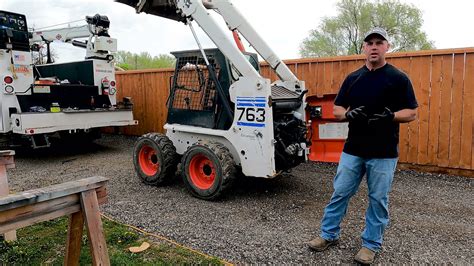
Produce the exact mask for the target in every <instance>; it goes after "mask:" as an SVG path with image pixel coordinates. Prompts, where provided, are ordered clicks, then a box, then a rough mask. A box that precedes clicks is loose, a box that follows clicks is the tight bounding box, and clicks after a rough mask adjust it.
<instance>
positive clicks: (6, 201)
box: [0, 176, 109, 212]
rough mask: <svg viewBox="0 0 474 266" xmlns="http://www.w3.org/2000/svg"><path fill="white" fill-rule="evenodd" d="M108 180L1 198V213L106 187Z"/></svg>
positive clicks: (83, 181) (93, 179)
mask: <svg viewBox="0 0 474 266" xmlns="http://www.w3.org/2000/svg"><path fill="white" fill-rule="evenodd" d="M108 180H109V179H108V178H105V177H102V176H94V177H89V178H84V179H81V180H76V181H70V182H66V183H62V184H57V185H53V186H49V187H45V188H39V189H33V190H28V191H25V192H20V193H17V194H14V195H9V196H7V197H2V198H0V212H2V211H6V210H10V209H14V208H18V207H21V206H25V205H31V204H33V203H39V202H43V201H47V200H51V199H55V198H60V197H64V196H67V195H71V194H75V193H80V192H82V191H86V190H90V189H96V188H98V187H101V186H104V185H105V183H106V182H107V181H108Z"/></svg>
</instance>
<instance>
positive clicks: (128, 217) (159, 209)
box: [8, 135, 474, 265]
mask: <svg viewBox="0 0 474 266" xmlns="http://www.w3.org/2000/svg"><path fill="white" fill-rule="evenodd" d="M134 141H135V138H133V137H125V136H112V135H106V136H104V137H103V138H102V139H100V140H98V141H96V144H93V145H83V146H76V147H70V146H65V145H63V146H58V147H53V148H51V149H48V150H43V151H28V150H24V151H17V155H16V156H15V161H16V168H15V169H11V170H9V171H8V176H9V179H10V187H11V189H12V190H14V191H22V190H27V189H32V188H38V187H41V186H46V185H51V184H56V183H61V182H65V181H70V180H75V179H80V178H84V177H88V176H93V175H101V176H106V177H109V178H110V182H109V184H108V192H109V202H108V203H107V204H106V205H104V206H103V207H102V211H103V212H104V213H105V214H107V215H109V216H111V217H113V218H115V219H117V220H118V221H121V222H125V223H128V224H132V225H135V226H137V227H140V228H143V229H145V230H147V231H149V232H153V233H156V234H159V235H162V236H165V237H167V238H170V239H173V240H175V241H177V242H179V243H181V244H183V245H186V246H189V247H192V248H194V249H197V250H200V251H202V252H204V253H207V254H210V255H214V256H218V257H220V258H223V259H225V260H227V261H230V262H233V263H237V264H254V263H258V264H261V263H274V264H281V263H287V264H290V263H291V264H293V263H298V264H327V263H330V264H339V263H353V256H354V254H355V253H356V252H357V250H358V249H359V248H360V244H361V240H360V234H361V232H362V230H363V226H364V213H365V209H366V206H367V196H366V193H367V188H366V185H365V184H364V183H363V184H362V186H361V188H360V190H359V192H358V193H357V195H356V196H354V198H353V199H352V200H351V203H350V206H349V209H348V212H347V216H346V218H345V219H344V221H343V224H342V230H343V231H342V235H341V240H340V243H339V245H338V246H335V247H332V248H330V249H329V250H327V251H325V252H322V253H315V252H312V251H310V250H309V249H308V248H307V247H306V244H305V243H306V242H307V241H309V240H310V239H311V238H313V237H315V236H316V235H317V234H318V228H319V224H320V219H321V217H322V213H323V209H324V207H325V205H326V204H327V202H328V200H329V198H330V196H331V193H332V178H333V174H334V172H335V169H336V165H335V164H325V163H313V162H309V163H306V164H304V165H301V166H299V167H297V168H296V169H294V170H293V171H292V173H291V174H285V175H283V176H281V177H279V178H276V179H272V180H263V179H255V178H241V179H238V180H237V182H236V184H235V185H234V186H233V187H232V188H231V189H230V190H229V191H228V192H227V194H226V195H225V197H224V198H223V199H221V200H219V201H217V202H207V201H202V200H199V199H196V198H193V197H192V196H191V195H189V194H188V193H187V192H186V190H185V188H184V185H183V183H182V181H181V178H180V177H177V178H176V179H175V181H174V182H172V183H171V184H169V185H168V186H165V187H151V186H146V185H144V184H142V183H141V182H140V181H139V180H138V178H137V177H136V175H135V172H134V169H133V163H132V147H133V143H134ZM473 184H474V179H470V178H466V177H460V176H448V175H439V174H429V173H419V172H414V171H397V172H396V175H395V179H394V183H393V189H392V192H391V195H390V214H391V222H390V226H389V227H388V229H387V230H386V233H385V242H384V246H383V250H382V252H381V253H380V254H378V256H377V258H376V261H375V262H376V263H380V264H385V263H397V264H398V263H410V264H411V263H429V264H439V263H449V264H467V265H472V264H474V253H473V252H472V250H473V248H474V233H473V231H474V191H473V190H474V189H473Z"/></svg>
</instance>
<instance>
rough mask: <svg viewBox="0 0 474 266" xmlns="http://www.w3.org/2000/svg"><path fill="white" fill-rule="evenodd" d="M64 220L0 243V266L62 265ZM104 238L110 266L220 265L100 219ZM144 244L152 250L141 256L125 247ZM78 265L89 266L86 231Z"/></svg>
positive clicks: (27, 230) (34, 228) (42, 224)
mask: <svg viewBox="0 0 474 266" xmlns="http://www.w3.org/2000/svg"><path fill="white" fill-rule="evenodd" d="M67 225H68V220H67V218H65V217H63V218H59V219H55V220H52V221H48V222H43V223H39V224H36V225H32V226H29V227H26V228H22V229H20V230H18V231H17V236H18V240H17V241H14V242H5V241H3V240H2V241H0V265H4V264H6V265H9V264H16V265H24V264H28V265H31V264H34V265H38V264H52V265H62V264H63V261H64V255H65V244H66V235H67ZM103 226H104V232H105V239H106V242H107V248H108V251H109V257H110V263H111V264H112V265H164V264H166V265H169V264H203V265H222V262H221V261H220V260H219V259H218V258H214V257H213V258H208V257H205V256H202V255H200V254H197V253H194V252H192V251H190V250H187V249H184V248H181V247H176V246H174V245H170V244H157V243H152V242H151V241H150V240H149V239H147V238H145V237H143V236H142V235H140V234H138V233H137V232H135V231H133V230H132V229H130V228H128V227H126V226H123V225H120V224H118V223H115V222H112V221H108V220H105V219H103ZM144 241H147V242H148V243H150V244H151V247H150V248H149V249H147V250H146V251H143V252H141V253H137V254H134V253H131V252H130V251H129V250H128V248H129V247H131V246H140V245H141V243H143V242H144ZM79 263H80V264H81V265H84V264H89V265H90V264H92V258H91V255H90V251H89V243H88V239H87V232H86V231H85V230H84V235H83V236H82V248H81V256H80V259H79Z"/></svg>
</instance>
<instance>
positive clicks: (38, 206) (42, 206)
mask: <svg viewBox="0 0 474 266" xmlns="http://www.w3.org/2000/svg"><path fill="white" fill-rule="evenodd" d="M97 196H98V202H99V203H101V202H104V201H105V198H106V195H105V194H104V192H103V191H101V193H100V195H97ZM70 207H74V208H75V209H76V208H77V210H79V207H80V201H79V195H78V194H73V195H68V196H65V197H61V198H57V199H53V200H49V201H44V202H40V203H35V204H32V205H26V206H22V207H19V208H15V209H10V210H7V211H3V212H0V230H1V231H5V229H4V228H5V227H8V228H10V227H11V224H20V225H24V224H23V223H21V222H22V221H25V220H30V221H36V220H35V217H43V216H45V215H48V214H49V213H53V212H56V211H60V210H62V209H66V208H70ZM48 217H49V216H48ZM54 218H57V217H54ZM54 218H51V219H54ZM27 225H30V224H26V225H24V226H27ZM18 228H20V227H18ZM18 228H15V229H18Z"/></svg>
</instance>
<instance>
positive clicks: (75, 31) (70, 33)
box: [30, 25, 91, 43]
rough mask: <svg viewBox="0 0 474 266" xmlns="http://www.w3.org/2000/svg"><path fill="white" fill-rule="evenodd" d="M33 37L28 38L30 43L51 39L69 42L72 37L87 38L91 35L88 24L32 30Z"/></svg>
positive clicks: (50, 40)
mask: <svg viewBox="0 0 474 266" xmlns="http://www.w3.org/2000/svg"><path fill="white" fill-rule="evenodd" d="M32 34H33V37H32V38H31V39H30V43H39V42H44V41H46V42H52V41H56V40H57V41H61V42H71V41H72V40H73V39H78V38H87V37H89V35H91V32H90V31H89V26H88V25H83V26H78V27H67V28H60V29H51V30H43V31H34V32H32Z"/></svg>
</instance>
